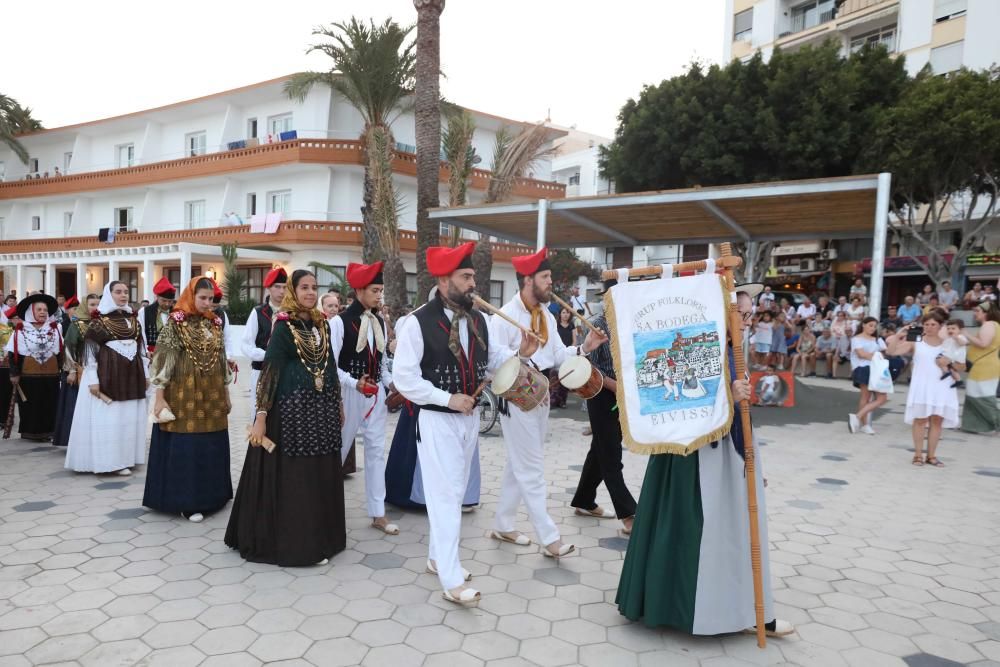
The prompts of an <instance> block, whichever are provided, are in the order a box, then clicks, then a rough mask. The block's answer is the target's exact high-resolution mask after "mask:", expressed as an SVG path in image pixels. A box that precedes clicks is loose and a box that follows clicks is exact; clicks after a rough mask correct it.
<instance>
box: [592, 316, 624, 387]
mask: <svg viewBox="0 0 1000 667" xmlns="http://www.w3.org/2000/svg"><path fill="white" fill-rule="evenodd" d="M590 323H591V324H593V325H594V326H595V327H597V328H598V329H600V330H601V331H603V332H604V334H605V335H606V336H607V337H608V342H607V343H604V344H603V345H601V346H600V347H599V348H597V349H596V350H594V351H593V352H591V353H590V355H589V358H590V363H592V364H594V365H595V366H597V370H599V371H601V372H602V373H604V377H608V378H611V379H612V380H617V379H618V378H617V376H615V362H614V359H613V358H612V357H611V340H610V339H611V330H610V329H608V321H607V320H606V319H605V318H604V315H595V316H594V317H592V318H590Z"/></svg>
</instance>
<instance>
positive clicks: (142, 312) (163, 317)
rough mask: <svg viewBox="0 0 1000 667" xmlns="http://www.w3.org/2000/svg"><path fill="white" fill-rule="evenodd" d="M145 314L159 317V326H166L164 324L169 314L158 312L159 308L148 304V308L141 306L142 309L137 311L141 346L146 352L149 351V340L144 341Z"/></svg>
mask: <svg viewBox="0 0 1000 667" xmlns="http://www.w3.org/2000/svg"><path fill="white" fill-rule="evenodd" d="M147 313H156V314H157V315H159V316H160V324H161V325H166V323H167V316H168V315H169V314H170V313H169V312H167V313H163V312H160V307H159V306H157V305H156V304H153V303H151V304H149V305H148V306H143V307H142V308H140V309H139V328H140V329H141V330H142V344H143V345H145V346H146V349H147V350H148V349H149V340H147V339H146V315H147Z"/></svg>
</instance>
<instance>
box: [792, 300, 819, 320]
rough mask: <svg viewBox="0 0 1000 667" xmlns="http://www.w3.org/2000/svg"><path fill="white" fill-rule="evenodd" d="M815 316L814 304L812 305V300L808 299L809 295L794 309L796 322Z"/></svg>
mask: <svg viewBox="0 0 1000 667" xmlns="http://www.w3.org/2000/svg"><path fill="white" fill-rule="evenodd" d="M815 316H816V306H815V305H813V302H812V301H810V300H809V297H806V298H805V300H804V301H803V302H802V303H801V304H800V305H799V307H798V308H796V309H795V323H796V324H799V323H800V322H804V321H806V320H808V319H809V318H811V317H815Z"/></svg>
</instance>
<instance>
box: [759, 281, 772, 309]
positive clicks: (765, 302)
mask: <svg viewBox="0 0 1000 667" xmlns="http://www.w3.org/2000/svg"><path fill="white" fill-rule="evenodd" d="M773 304H774V292H772V291H771V286H770V285H764V291H763V292H761V293H760V296H759V297H757V305H758V306H759V307H760V309H761V310H771V306H772V305H773Z"/></svg>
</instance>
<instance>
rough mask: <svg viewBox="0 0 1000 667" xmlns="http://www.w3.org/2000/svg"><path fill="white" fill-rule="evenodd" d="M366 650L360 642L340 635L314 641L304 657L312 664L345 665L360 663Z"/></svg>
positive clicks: (334, 666) (332, 666)
mask: <svg viewBox="0 0 1000 667" xmlns="http://www.w3.org/2000/svg"><path fill="white" fill-rule="evenodd" d="M368 650H369V649H368V647H367V646H365V645H364V644H362V643H361V642H359V641H357V640H355V639H351V638H350V637H342V638H338V639H327V640H324V641H318V642H316V643H314V644H313V645H312V647H310V648H309V650H308V651H307V652H306V654H305V658H306V659H307V660H309V662H311V663H312V664H314V665H330V666H331V667H341V666H343V667H346V666H347V665H360V664H361V660H362V659H364V657H365V655H366V654H367V653H368Z"/></svg>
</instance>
